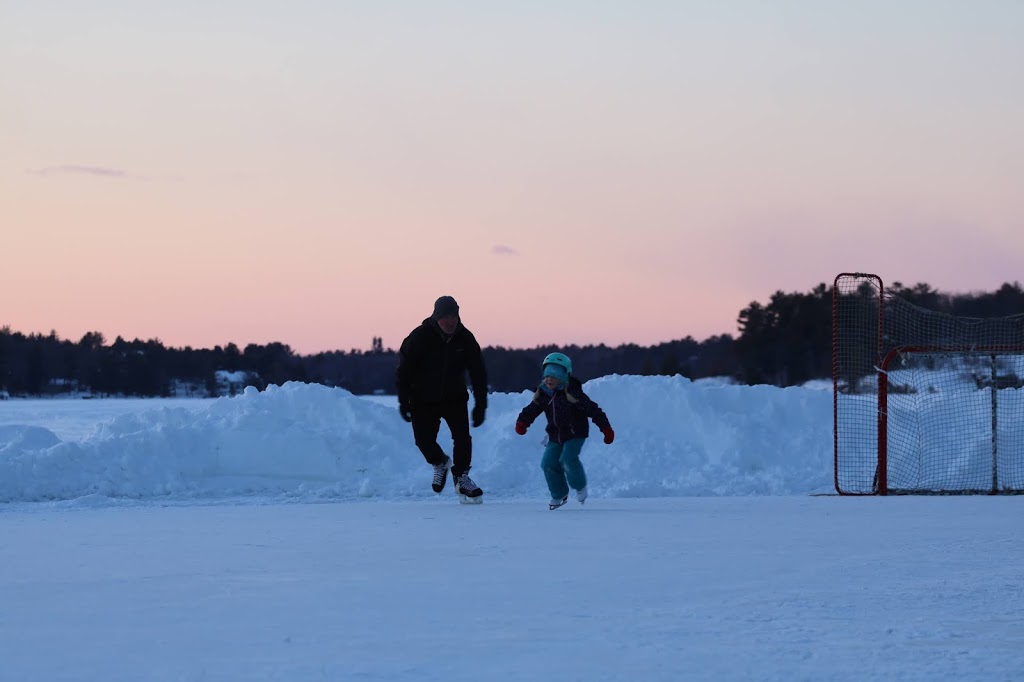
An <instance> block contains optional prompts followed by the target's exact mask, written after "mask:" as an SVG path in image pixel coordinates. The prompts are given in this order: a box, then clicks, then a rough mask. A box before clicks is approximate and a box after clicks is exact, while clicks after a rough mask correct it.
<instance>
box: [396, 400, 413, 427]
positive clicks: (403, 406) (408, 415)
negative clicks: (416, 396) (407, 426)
mask: <svg viewBox="0 0 1024 682" xmlns="http://www.w3.org/2000/svg"><path fill="white" fill-rule="evenodd" d="M398 414H400V415H402V419H404V420H405V421H407V422H411V421H412V408H411V407H409V401H408V400H399V401H398Z"/></svg>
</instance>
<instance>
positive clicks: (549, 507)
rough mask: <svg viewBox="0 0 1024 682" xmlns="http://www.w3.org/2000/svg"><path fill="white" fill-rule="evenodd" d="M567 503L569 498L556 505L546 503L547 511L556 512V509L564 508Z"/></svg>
mask: <svg viewBox="0 0 1024 682" xmlns="http://www.w3.org/2000/svg"><path fill="white" fill-rule="evenodd" d="M568 501H569V498H568V497H566V498H565V499H564V500H562V501H561V502H559V503H558V504H551V503H548V510H550V511H555V510H556V509H558V508H559V507H564V506H565V503H566V502H568Z"/></svg>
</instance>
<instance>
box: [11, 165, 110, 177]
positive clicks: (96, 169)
mask: <svg viewBox="0 0 1024 682" xmlns="http://www.w3.org/2000/svg"><path fill="white" fill-rule="evenodd" d="M31 172H32V173H33V174H35V175H41V176H43V177H44V178H45V177H49V176H51V175H93V176H96V177H102V178H127V177H128V173H126V172H124V171H122V170H117V169H116V168H103V167H102V166H78V165H73V164H68V165H64V166H48V167H46V168H39V169H37V170H34V171H31Z"/></svg>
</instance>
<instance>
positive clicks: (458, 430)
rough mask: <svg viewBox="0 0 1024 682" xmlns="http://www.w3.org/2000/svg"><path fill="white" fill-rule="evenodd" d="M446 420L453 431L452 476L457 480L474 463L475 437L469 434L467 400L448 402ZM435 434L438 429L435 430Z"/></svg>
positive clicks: (445, 410)
mask: <svg viewBox="0 0 1024 682" xmlns="http://www.w3.org/2000/svg"><path fill="white" fill-rule="evenodd" d="M443 416H444V420H445V421H446V422H448V428H449V429H450V430H451V432H452V459H453V460H454V462H453V463H452V476H453V477H454V479H455V480H458V479H459V476H461V475H462V474H464V473H466V472H468V471H469V469H470V467H471V466H472V465H473V438H472V437H471V436H470V435H469V406H468V404H467V403H465V402H461V401H460V402H455V403H446V404H445V408H444V415H443ZM434 433H435V435H436V434H437V431H436V429H435V431H434Z"/></svg>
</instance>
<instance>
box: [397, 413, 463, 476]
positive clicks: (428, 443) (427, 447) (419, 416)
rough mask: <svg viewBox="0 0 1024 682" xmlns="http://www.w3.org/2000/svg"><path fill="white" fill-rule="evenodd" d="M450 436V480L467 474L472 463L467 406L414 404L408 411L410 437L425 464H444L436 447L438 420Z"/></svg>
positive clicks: (441, 454) (438, 446)
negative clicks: (414, 440)
mask: <svg viewBox="0 0 1024 682" xmlns="http://www.w3.org/2000/svg"><path fill="white" fill-rule="evenodd" d="M442 419H443V420H444V421H445V422H447V423H448V430H449V431H451V433H452V476H453V477H454V478H458V477H459V476H461V475H462V474H464V473H466V472H467V471H469V468H470V466H471V465H472V461H473V439H472V438H471V437H470V435H469V403H468V402H467V401H465V400H458V401H454V402H446V403H416V404H415V405H413V408H412V433H413V436H414V437H415V438H416V447H418V448H419V449H420V452H422V453H423V457H424V458H425V459H426V460H427V462H428V463H429V464H440V463H441V462H443V461H444V456H445V455H444V450H442V449H441V446H440V445H438V444H437V434H438V432H440V430H441V420H442Z"/></svg>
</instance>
